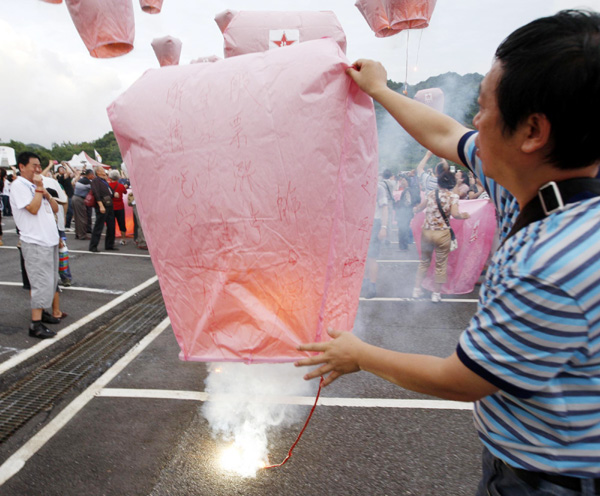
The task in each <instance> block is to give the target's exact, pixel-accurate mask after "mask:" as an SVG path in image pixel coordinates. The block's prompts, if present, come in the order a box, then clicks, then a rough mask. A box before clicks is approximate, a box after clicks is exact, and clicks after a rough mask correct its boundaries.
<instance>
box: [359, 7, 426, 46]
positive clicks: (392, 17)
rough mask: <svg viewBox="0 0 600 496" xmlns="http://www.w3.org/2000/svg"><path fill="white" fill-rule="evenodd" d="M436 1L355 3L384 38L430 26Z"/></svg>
mask: <svg viewBox="0 0 600 496" xmlns="http://www.w3.org/2000/svg"><path fill="white" fill-rule="evenodd" d="M435 3H436V0H357V1H356V3H355V5H356V7H357V8H358V10H360V13H361V14H362V15H363V16H364V18H365V19H366V20H367V23H368V24H369V27H370V28H371V29H372V30H373V31H374V32H375V36H377V37H378V38H383V37H385V36H392V35H394V34H397V33H399V32H400V31H402V30H404V29H418V28H426V27H427V26H429V20H430V19H431V15H432V14H433V9H434V8H435Z"/></svg>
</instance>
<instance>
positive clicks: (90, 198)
mask: <svg viewBox="0 0 600 496" xmlns="http://www.w3.org/2000/svg"><path fill="white" fill-rule="evenodd" d="M83 203H85V206H86V207H95V206H96V197H95V196H94V193H92V190H89V191H88V194H87V195H86V196H85V199H84V200H83Z"/></svg>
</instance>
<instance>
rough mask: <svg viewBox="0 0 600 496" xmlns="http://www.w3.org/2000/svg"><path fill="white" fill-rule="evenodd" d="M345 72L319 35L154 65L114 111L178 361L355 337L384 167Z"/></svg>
mask: <svg viewBox="0 0 600 496" xmlns="http://www.w3.org/2000/svg"><path fill="white" fill-rule="evenodd" d="M348 65H349V61H348V60H347V58H346V57H345V55H344V54H343V52H342V51H341V49H340V47H339V45H337V44H336V43H335V42H334V41H333V40H331V39H322V40H315V41H309V42H306V43H299V44H297V45H296V46H291V47H289V48H288V49H286V50H269V51H267V52H264V53H260V54H249V55H246V56H244V57H231V58H228V59H225V60H222V61H219V62H218V63H216V64H209V63H207V64H189V65H180V66H177V67H173V68H172V69H171V70H168V71H163V70H157V69H151V70H149V71H147V72H146V73H144V75H143V76H142V77H141V78H140V79H138V81H136V82H135V83H134V84H133V85H132V86H131V87H130V88H129V89H128V90H127V91H126V92H125V93H124V94H122V95H121V96H120V97H119V98H118V99H117V100H116V101H115V102H113V103H112V104H111V106H110V107H109V108H108V115H109V118H110V121H111V124H112V127H113V130H114V132H115V135H116V138H117V141H118V143H119V148H120V149H121V153H122V154H123V158H124V161H125V163H126V164H127V170H128V172H129V175H130V178H131V182H132V187H133V191H134V194H135V198H136V204H137V208H138V211H139V214H140V217H141V222H142V224H143V227H144V234H145V236H146V240H147V242H148V247H149V250H150V256H151V258H152V263H153V265H154V268H155V270H156V273H157V275H158V278H159V282H160V287H161V290H162V293H163V297H164V300H165V304H166V307H167V311H168V313H169V317H170V319H171V324H172V327H173V330H174V333H175V336H176V338H177V341H178V343H179V345H180V347H181V354H180V358H182V359H183V360H195V361H217V362H219V361H243V362H246V363H256V362H289V361H293V360H296V359H298V358H299V357H301V356H308V353H306V352H299V351H298V350H297V349H296V347H297V345H298V344H300V343H306V342H311V341H322V340H327V339H329V337H328V335H327V332H326V330H327V328H328V327H334V328H336V329H341V330H347V331H350V330H352V327H353V324H354V318H355V316H356V311H357V308H358V297H359V294H360V289H361V284H362V278H363V272H364V265H365V261H366V256H367V249H368V246H369V238H370V235H371V226H372V223H373V214H374V208H375V196H376V187H377V163H378V158H377V129H376V121H375V112H374V108H373V102H372V100H371V99H370V98H369V97H368V96H367V95H366V94H365V93H364V92H362V91H360V90H359V89H358V87H357V86H356V85H355V84H354V83H353V82H352V81H351V80H350V79H349V78H348V76H346V73H345V70H346V68H347V67H348ZM306 67H310V70H309V71H307V70H306ZM157 177H162V178H163V179H162V180H160V181H157V179H156V178H157ZM166 233H168V235H166Z"/></svg>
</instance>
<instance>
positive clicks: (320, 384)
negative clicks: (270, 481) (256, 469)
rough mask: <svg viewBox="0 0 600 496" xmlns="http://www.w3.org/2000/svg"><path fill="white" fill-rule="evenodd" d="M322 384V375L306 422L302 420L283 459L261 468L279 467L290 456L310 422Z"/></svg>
mask: <svg viewBox="0 0 600 496" xmlns="http://www.w3.org/2000/svg"><path fill="white" fill-rule="evenodd" d="M322 386H323V377H321V381H320V382H319V390H318V391H317V397H316V398H315V404H314V405H313V407H312V409H311V410H310V413H309V414H308V418H307V419H306V422H304V427H302V430H301V431H300V434H298V437H297V438H296V441H294V444H292V447H291V448H290V450H289V451H288V454H287V456H286V457H285V459H284V460H283V461H282V462H281V463H278V464H277V465H267V466H266V467H263V468H265V469H267V468H275V467H281V466H282V465H284V464H285V463H286V462H287V461H288V460H289V459H290V457H291V456H292V451H294V448H295V447H296V445H297V444H298V441H300V438H301V437H302V434H303V433H304V431H305V430H306V427H307V426H308V423H309V422H310V418H311V417H312V414H313V412H314V411H315V408H316V407H317V401H319V395H320V394H321V388H322Z"/></svg>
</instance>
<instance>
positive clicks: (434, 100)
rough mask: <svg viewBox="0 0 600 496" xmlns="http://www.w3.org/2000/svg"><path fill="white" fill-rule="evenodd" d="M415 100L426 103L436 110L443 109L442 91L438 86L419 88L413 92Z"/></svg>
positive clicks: (441, 110) (440, 110)
mask: <svg viewBox="0 0 600 496" xmlns="http://www.w3.org/2000/svg"><path fill="white" fill-rule="evenodd" d="M415 100H417V101H419V102H421V103H424V104H425V105H428V106H429V107H431V108H432V109H435V110H437V111H438V112H443V111H444V92H443V91H442V90H441V89H440V88H429V89H426V90H419V91H417V93H416V94H415Z"/></svg>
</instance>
